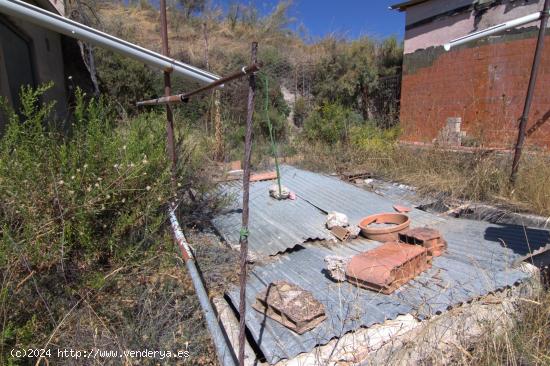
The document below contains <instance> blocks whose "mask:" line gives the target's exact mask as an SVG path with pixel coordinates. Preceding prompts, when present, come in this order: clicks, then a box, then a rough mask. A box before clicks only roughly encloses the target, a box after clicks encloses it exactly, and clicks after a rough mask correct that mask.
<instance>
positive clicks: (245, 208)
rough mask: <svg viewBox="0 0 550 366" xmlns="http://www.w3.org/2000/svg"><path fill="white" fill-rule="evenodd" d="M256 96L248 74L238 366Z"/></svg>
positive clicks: (243, 319)
mask: <svg viewBox="0 0 550 366" xmlns="http://www.w3.org/2000/svg"><path fill="white" fill-rule="evenodd" d="M257 54H258V43H256V42H252V50H251V59H252V64H255V63H256V62H257V59H256V58H257ZM255 95H256V76H255V75H254V73H252V74H250V77H249V79H248V104H247V114H246V133H245V138H244V166H243V169H244V171H243V213H242V224H241V233H240V236H239V246H240V248H241V258H240V265H241V273H240V275H239V286H240V292H239V365H240V366H244V347H245V334H246V333H245V332H246V277H247V274H246V272H247V260H248V216H249V205H248V203H249V199H250V160H251V157H252V120H253V117H254V96H255Z"/></svg>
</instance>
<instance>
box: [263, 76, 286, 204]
mask: <svg viewBox="0 0 550 366" xmlns="http://www.w3.org/2000/svg"><path fill="white" fill-rule="evenodd" d="M264 83H265V118H266V120H267V127H268V128H269V138H270V139H271V150H272V152H273V157H274V158H275V171H276V172H277V185H278V186H279V197H281V196H282V193H281V191H282V189H281V172H280V170H279V159H278V158H277V146H276V145H275V138H274V137H273V126H272V125H271V120H270V119H269V82H268V78H267V75H264Z"/></svg>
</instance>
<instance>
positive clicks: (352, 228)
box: [347, 225, 361, 239]
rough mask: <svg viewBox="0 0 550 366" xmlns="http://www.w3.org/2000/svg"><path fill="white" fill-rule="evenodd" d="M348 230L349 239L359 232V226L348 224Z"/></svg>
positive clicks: (355, 236) (356, 235)
mask: <svg viewBox="0 0 550 366" xmlns="http://www.w3.org/2000/svg"><path fill="white" fill-rule="evenodd" d="M347 229H348V231H349V237H350V239H355V238H357V237H358V236H359V234H360V233H361V228H360V227H359V226H357V225H350V226H348V228H347Z"/></svg>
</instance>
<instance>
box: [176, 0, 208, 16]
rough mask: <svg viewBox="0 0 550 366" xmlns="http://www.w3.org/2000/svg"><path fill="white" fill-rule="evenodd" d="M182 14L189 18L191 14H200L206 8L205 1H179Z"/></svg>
mask: <svg viewBox="0 0 550 366" xmlns="http://www.w3.org/2000/svg"><path fill="white" fill-rule="evenodd" d="M179 1H180V4H181V7H182V8H183V14H185V17H186V18H189V17H190V16H191V14H193V13H201V12H202V11H204V8H205V7H206V0H179Z"/></svg>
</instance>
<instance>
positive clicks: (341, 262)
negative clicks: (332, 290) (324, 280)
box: [325, 255, 351, 282]
mask: <svg viewBox="0 0 550 366" xmlns="http://www.w3.org/2000/svg"><path fill="white" fill-rule="evenodd" d="M350 261H351V257H340V256H338V255H327V256H326V257H325V263H326V264H327V270H328V272H329V274H330V277H331V278H332V279H333V280H335V281H338V282H343V281H345V280H346V266H347V265H348V263H349V262H350Z"/></svg>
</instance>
